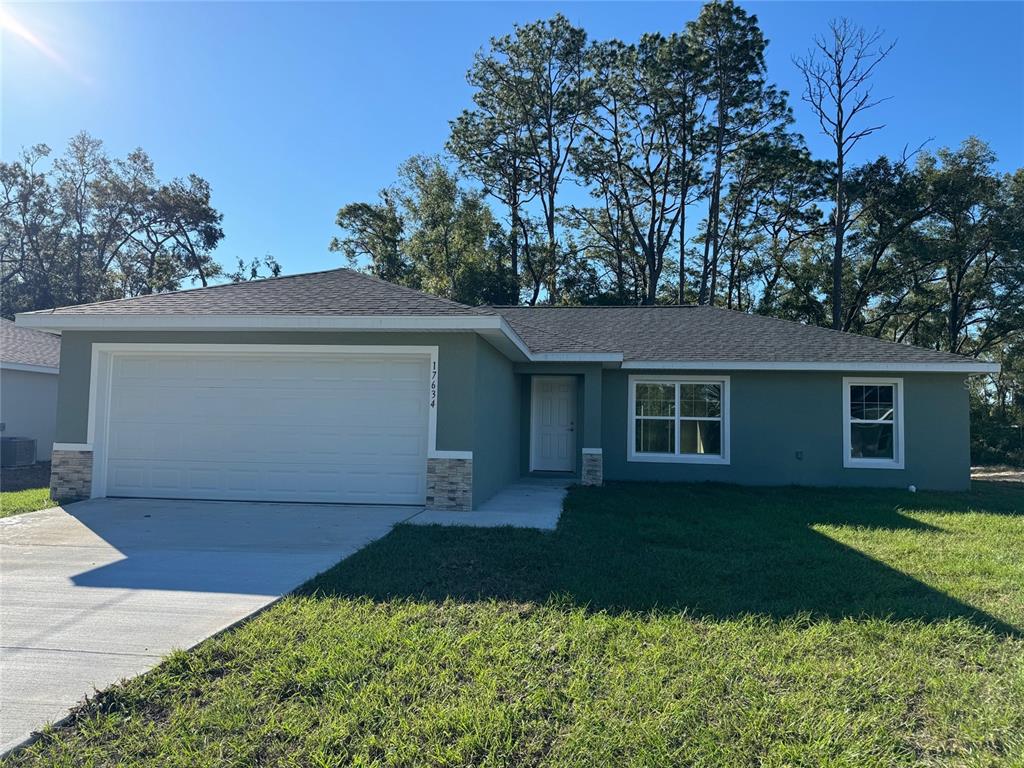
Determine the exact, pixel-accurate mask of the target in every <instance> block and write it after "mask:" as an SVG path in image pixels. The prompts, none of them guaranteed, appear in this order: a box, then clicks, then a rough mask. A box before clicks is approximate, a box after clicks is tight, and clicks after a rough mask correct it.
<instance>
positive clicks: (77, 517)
mask: <svg viewBox="0 0 1024 768" xmlns="http://www.w3.org/2000/svg"><path fill="white" fill-rule="evenodd" d="M417 512H419V509H418V508H415V507H368V506H367V507H358V506H334V505H319V504H254V503H245V502H217V501H206V502H201V501H158V500H143V499H96V500H93V501H85V502H81V503H78V504H73V505H70V506H68V507H66V508H61V507H56V508H54V509H48V510H44V511H41V512H33V513H30V514H27V515H18V516H15V517H11V518H8V519H5V520H0V570H2V580H0V712H2V713H3V715H2V716H0V753H3V752H4V751H6V750H8V749H10V748H11V747H13V746H15V745H16V744H18V743H20V742H22V741H23V740H25V739H26V738H28V737H29V735H30V733H31V732H32V731H34V730H38V729H39V728H41V727H42V726H43V725H44V724H45V723H47V722H54V721H57V720H59V719H61V718H62V717H64V715H66V714H67V710H68V709H69V708H70V707H72V706H74V705H75V704H76V703H77V702H79V701H81V699H82V698H83V697H84V696H85V695H87V694H91V693H93V691H94V690H101V689H103V688H105V687H107V686H109V685H110V684H111V683H114V682H116V681H118V680H120V679H122V678H125V677H132V676H133V675H137V674H140V673H142V672H145V671H146V670H148V669H150V668H151V667H153V666H155V665H156V664H157V662H158V661H159V660H160V658H161V657H162V656H164V655H165V654H167V653H168V652H169V651H171V650H173V649H175V648H188V647H190V646H192V645H195V644H196V643H198V642H199V641H201V640H203V639H204V638H206V637H209V636H210V635H211V634H213V633H215V632H217V631H218V630H221V629H223V628H225V627H227V626H230V625H231V624H233V623H235V622H237V621H238V620H239V619H242V618H244V617H246V616H248V615H249V614H251V613H253V612H254V611H256V610H259V609H260V608H262V607H264V606H266V605H268V604H269V603H271V602H273V601H274V599H275V598H277V597H279V596H280V595H282V594H284V593H286V592H288V591H290V590H292V589H294V588H295V587H297V586H298V585H300V584H302V583H303V582H304V581H306V580H307V579H309V578H310V577H312V576H314V575H316V574H317V573H319V572H321V571H323V570H326V569H327V568H329V567H331V566H332V565H334V564H335V563H337V562H338V561H339V560H341V559H342V558H344V557H346V556H348V555H350V554H352V553H353V552H355V551H356V550H358V549H360V548H361V547H363V546H365V545H366V544H368V543H369V542H371V541H374V540H375V539H378V538H380V537H381V536H384V535H385V534H386V533H387V532H388V531H390V530H391V528H392V526H394V525H395V524H396V523H399V522H401V521H403V520H405V519H407V518H409V517H411V516H412V515H414V514H416V513H417Z"/></svg>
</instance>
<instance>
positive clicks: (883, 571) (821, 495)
mask: <svg viewBox="0 0 1024 768" xmlns="http://www.w3.org/2000/svg"><path fill="white" fill-rule="evenodd" d="M1022 630H1024V487H1021V486H1019V485H1018V486H1012V485H1010V484H1005V485H1000V484H996V483H975V490H974V491H972V492H971V493H965V494H930V493H918V494H910V493H907V492H895V491H853V490H813V489H741V488H735V487H728V486H712V485H692V486H680V485H664V486H644V485H635V486H627V485H622V486H610V487H607V488H602V489H592V488H579V489H575V490H573V491H572V493H571V494H570V496H569V499H568V500H567V504H566V510H565V513H564V514H563V516H562V520H561V523H560V525H559V528H558V530H557V531H555V532H553V533H544V532H538V531H530V530H511V529H459V528H440V527H432V528H421V527H416V526H408V525H406V526H400V527H398V528H397V529H395V530H394V531H393V532H392V533H391V534H390V535H389V536H387V537H386V538H384V539H382V540H380V541H379V542H377V543H375V544H372V545H371V546H369V547H367V548H366V549H364V550H362V551H361V552H359V553H358V554H356V555H354V556H353V557H351V558H349V559H348V560H345V561H343V562H342V563H340V564H339V565H338V566H336V567H335V568H334V569H332V570H331V571H329V572H327V573H326V574H323V575H321V576H320V577H319V578H317V579H315V580H314V581H312V582H311V583H309V584H308V585H307V586H306V587H305V588H304V589H303V590H302V591H301V593H300V594H297V595H295V596H292V597H289V598H287V599H286V600H284V601H282V602H281V603H279V604H277V605H276V606H274V607H273V608H271V609H270V610H268V611H266V612H265V613H263V614H261V615H260V616H258V617H257V618H255V619H254V620H252V621H251V622H249V623H247V624H244V625H242V626H240V627H238V628H236V629H234V630H232V631H231V632H228V633H226V634H224V635H223V636H220V637H218V638H215V639H212V640H210V641H207V642H206V643H204V644H202V645H201V646H200V647H198V648H197V649H195V650H193V651H190V652H183V653H177V654H174V655H172V656H171V657H170V658H168V659H167V660H166V661H165V662H164V663H163V664H162V665H161V666H160V667H159V668H158V669H157V670H155V671H154V672H153V673H151V674H149V675H146V676H144V677H142V678H139V679H136V680H133V681H130V682H128V683H126V684H123V685H120V686H116V687H114V688H112V689H110V690H108V691H106V692H104V693H102V694H100V695H98V696H96V697H95V698H94V699H92V700H91V701H89V702H88V703H87V704H86V705H85V706H83V707H82V708H81V709H80V710H79V711H78V714H77V717H76V719H75V720H74V721H73V722H72V723H71V724H70V725H69V726H68V727H65V728H62V729H59V730H57V731H52V732H50V733H48V734H47V735H45V736H44V737H43V738H42V739H41V740H40V741H39V742H37V743H36V744H35V745H34V746H32V747H31V748H29V749H28V750H25V751H23V752H21V753H19V754H17V755H16V756H15V757H14V758H13V759H11V761H10V762H9V765H12V766H13V765H18V766H21V765H40V766H42V765H45V766H113V765H131V766H161V767H164V766H183V767H184V766H189V767H190V768H192V767H198V766H214V765H216V766H227V765H231V766H271V765H272V766H278V765H281V766H341V765H358V766H371V765H374V766H376V765H379V766H415V765H430V766H470V765H493V766H521V765H525V766H531V765H551V766H664V765H696V766H711V765H721V766H737V765H738V766H746V765H749V766H754V765H757V766H787V765H806V766H856V767H857V768H861V767H863V766H899V765H906V766H911V765H913V766H918V765H924V766H938V765H950V766H954V765H955V766H961V765H963V766H987V765H1007V766H1012V765H1016V766H1020V765H1024V635H1022V634H1021V632H1022Z"/></svg>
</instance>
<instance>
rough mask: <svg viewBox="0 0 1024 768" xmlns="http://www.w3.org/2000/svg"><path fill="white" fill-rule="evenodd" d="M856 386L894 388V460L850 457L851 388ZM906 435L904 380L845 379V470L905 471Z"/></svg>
mask: <svg viewBox="0 0 1024 768" xmlns="http://www.w3.org/2000/svg"><path fill="white" fill-rule="evenodd" d="M855 386H869V387H875V386H891V387H893V388H894V392H893V404H894V405H895V407H896V415H895V418H894V419H893V436H892V439H893V458H891V459H863V458H857V457H854V456H851V455H850V453H851V451H852V448H853V446H852V444H851V440H850V432H851V430H850V424H851V423H852V420H851V418H850V387H855ZM904 434H905V433H904V430H903V379H885V378H857V377H852V376H844V377H843V466H844V467H845V468H847V469H903V455H904V450H903V449H904V442H905V441H904Z"/></svg>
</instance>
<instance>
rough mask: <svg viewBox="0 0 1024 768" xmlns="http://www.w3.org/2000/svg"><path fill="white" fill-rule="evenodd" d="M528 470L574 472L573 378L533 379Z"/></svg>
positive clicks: (574, 407)
mask: <svg viewBox="0 0 1024 768" xmlns="http://www.w3.org/2000/svg"><path fill="white" fill-rule="evenodd" d="M531 411H532V414H531V416H532V417H531V423H530V434H531V435H532V439H531V446H530V469H531V470H542V471H549V472H573V471H575V469H576V379H575V378H573V377H572V376H534V377H533V398H532V407H531Z"/></svg>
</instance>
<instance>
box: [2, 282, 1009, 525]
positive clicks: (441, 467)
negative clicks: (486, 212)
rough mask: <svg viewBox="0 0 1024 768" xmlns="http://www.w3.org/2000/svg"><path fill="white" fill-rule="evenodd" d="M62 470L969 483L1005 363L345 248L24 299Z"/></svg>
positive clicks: (121, 487) (408, 483)
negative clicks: (986, 382) (989, 375)
mask: <svg viewBox="0 0 1024 768" xmlns="http://www.w3.org/2000/svg"><path fill="white" fill-rule="evenodd" d="M18 324H19V325H22V326H24V327H29V328H34V329H39V330H47V331H55V332H59V333H61V334H62V336H63V344H62V347H61V362H60V376H59V380H60V386H59V395H58V408H57V437H56V440H57V443H56V445H55V446H54V453H53V478H52V485H53V493H54V495H55V496H56V497H58V498H65V497H81V496H93V497H98V496H128V497H169V498H196V499H238V500H246V499H251V500H276V501H309V502H340V503H345V502H353V503H380V504H413V505H422V504H426V505H427V506H430V507H434V508H442V509H470V508H472V507H473V506H476V505H479V504H480V503H482V502H483V501H485V500H486V499H487V498H489V497H490V496H491V495H493V494H494V493H495V492H496V491H498V490H499V489H500V488H501V487H503V486H504V485H506V484H508V483H510V482H513V481H516V480H517V479H519V478H520V477H522V476H523V475H527V474H530V473H565V475H566V476H575V477H576V478H577V479H578V481H579V482H581V483H583V484H600V483H602V482H604V481H609V480H641V481H721V482H728V483H745V484H764V485H776V484H806V485H829V486H836V485H839V486H842V485H847V486H892V487H907V486H910V485H915V486H917V487H919V488H936V489H949V490H959V489H964V488H967V487H968V484H969V473H970V460H969V446H968V443H969V431H970V424H969V418H968V393H967V387H966V380H967V377H969V376H971V375H973V374H978V373H983V372H988V371H994V370H997V367H996V366H995V365H992V364H989V363H984V362H978V361H976V360H970V359H967V358H963V357H959V356H956V355H951V354H945V353H942V352H937V351H934V350H928V349H920V348H917V347H912V346H907V345H904V344H894V343H890V342H886V341H881V340H878V339H874V338H868V337H864V336H858V335H853V334H847V333H838V332H835V331H831V330H827V329H823V328H815V327H809V326H805V325H801V324H799V323H794V322H789V321H785V320H777V319H772V318H768V317H759V316H755V315H748V314H744V313H740V312H733V311H729V310H725V309H719V308H714V307H706V306H701V307H693V306H673V307H661V306H652V307H646V306H641V307H636V306H630V307H470V306H466V305H463V304H458V303H455V302H452V301H447V300H445V299H441V298H437V297H434V296H428V295H426V294H424V293H420V292H418V291H414V290H411V289H408V288H404V287H399V286H396V285H392V284H389V283H386V282H383V281H381V280H378V279H375V278H373V277H369V276H367V275H364V274H361V273H359V272H355V271H352V270H348V269H336V270H331V271H326V272H319V273H313V274H304V275H295V276H290V277H280V278H274V279H269V280H262V281H258V282H249V283H239V284H233V285H220V286H215V287H210V288H201V289H195V290H187V291H179V292H176V293H166V294H160V295H154V296H142V297H137V298H131V299H123V300H117V301H106V302H100V303H96V304H87V305H83V306H77V307H64V308H60V309H54V310H47V311H43V312H32V313H27V314H22V315H19V316H18Z"/></svg>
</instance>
